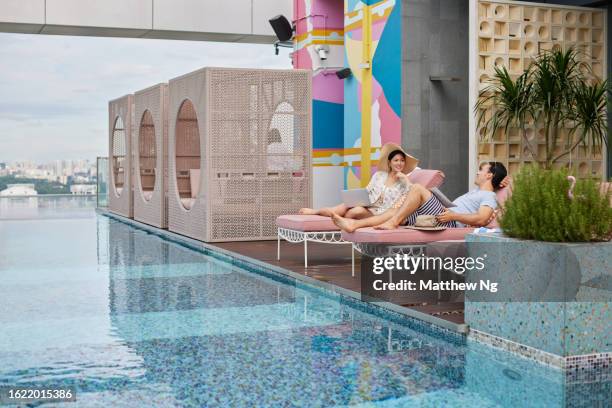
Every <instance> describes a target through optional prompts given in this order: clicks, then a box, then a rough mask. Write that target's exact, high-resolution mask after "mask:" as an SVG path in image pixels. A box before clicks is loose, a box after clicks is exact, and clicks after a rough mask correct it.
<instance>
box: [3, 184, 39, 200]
mask: <svg viewBox="0 0 612 408" xmlns="http://www.w3.org/2000/svg"><path fill="white" fill-rule="evenodd" d="M28 195H38V191H36V189H35V188H34V184H8V185H7V188H6V189H5V190H2V191H0V196H2V197H6V196H28Z"/></svg>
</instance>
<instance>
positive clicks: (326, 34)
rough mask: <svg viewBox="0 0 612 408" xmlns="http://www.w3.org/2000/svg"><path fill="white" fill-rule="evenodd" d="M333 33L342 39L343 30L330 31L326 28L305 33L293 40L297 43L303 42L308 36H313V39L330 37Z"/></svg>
mask: <svg viewBox="0 0 612 408" xmlns="http://www.w3.org/2000/svg"><path fill="white" fill-rule="evenodd" d="M333 33H336V34H337V35H338V37H343V36H344V29H330V28H328V29H327V30H322V29H315V30H312V31H307V32H305V33H302V34H300V35H297V36H296V37H295V39H296V40H297V41H303V40H304V39H305V38H306V37H308V36H309V35H312V36H315V37H332V34H333Z"/></svg>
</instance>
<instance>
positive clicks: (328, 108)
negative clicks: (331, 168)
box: [312, 99, 344, 149]
mask: <svg viewBox="0 0 612 408" xmlns="http://www.w3.org/2000/svg"><path fill="white" fill-rule="evenodd" d="M312 113H313V115H312V116H313V121H312V139H313V148H315V149H342V148H344V122H343V120H342V118H343V116H344V105H343V104H341V103H331V102H325V101H320V100H316V99H314V100H313V101H312Z"/></svg>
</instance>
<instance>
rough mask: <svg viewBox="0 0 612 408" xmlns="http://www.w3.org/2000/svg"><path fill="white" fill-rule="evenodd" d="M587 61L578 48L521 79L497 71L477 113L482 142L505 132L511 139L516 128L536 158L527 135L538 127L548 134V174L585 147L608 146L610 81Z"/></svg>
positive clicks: (550, 55) (541, 60)
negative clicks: (531, 125)
mask: <svg viewBox="0 0 612 408" xmlns="http://www.w3.org/2000/svg"><path fill="white" fill-rule="evenodd" d="M582 57H583V53H582V51H579V50H577V49H575V48H569V49H568V50H567V51H561V50H553V51H549V52H545V53H543V54H540V55H538V56H537V57H536V58H535V60H534V62H533V63H532V64H531V65H530V66H529V68H528V69H527V70H526V71H525V72H524V73H523V74H521V75H519V76H518V77H517V78H516V79H513V78H512V76H511V75H510V74H509V73H508V71H507V69H506V68H505V67H496V68H495V75H494V76H493V77H492V78H491V80H490V83H489V85H488V86H487V87H485V88H484V89H483V90H482V91H481V92H480V94H479V97H478V101H477V103H476V106H475V107H474V109H475V111H476V112H477V115H478V116H477V123H478V127H480V128H483V129H485V132H484V133H483V135H482V138H483V139H484V140H485V141H486V140H488V139H490V138H491V137H492V135H494V134H495V133H496V132H497V131H498V130H499V129H504V131H505V133H506V134H508V130H509V129H510V128H516V129H519V131H520V133H521V135H522V140H523V143H524V144H525V146H526V147H527V149H528V151H529V152H530V155H531V156H532V158H535V156H536V152H535V149H534V147H533V145H532V143H531V141H530V140H529V139H528V138H527V136H526V130H525V129H526V124H527V123H537V124H539V125H540V126H541V127H542V128H543V130H544V137H545V151H546V154H545V161H544V165H545V167H546V168H551V167H552V165H553V163H555V162H557V161H558V160H559V159H561V158H563V157H565V156H567V155H571V154H572V152H573V151H574V150H575V149H576V148H577V147H578V146H579V145H580V144H585V145H586V144H587V143H590V144H591V146H593V149H595V150H601V148H602V146H607V144H608V133H607V104H608V93H609V87H608V81H607V80H604V81H599V80H597V78H596V77H595V76H594V75H593V74H592V68H591V66H590V65H589V64H587V63H586V62H583V61H581V59H582ZM562 129H569V132H567V135H568V140H567V141H566V143H565V144H564V145H562V146H559V142H560V141H561V132H560V131H561V130H562ZM559 147H561V149H560V150H561V151H560V152H558V151H559ZM556 152H558V153H556ZM555 153H556V154H555Z"/></svg>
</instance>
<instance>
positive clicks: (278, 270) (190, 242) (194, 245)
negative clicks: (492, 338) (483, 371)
mask: <svg viewBox="0 0 612 408" xmlns="http://www.w3.org/2000/svg"><path fill="white" fill-rule="evenodd" d="M96 213H97V214H100V215H104V216H107V217H109V218H112V219H115V220H118V221H120V222H123V223H125V224H128V225H131V226H133V227H135V228H138V229H141V230H145V231H147V232H149V233H152V234H154V235H157V236H160V237H162V238H165V239H168V240H169V241H172V242H175V243H178V244H182V245H186V246H187V247H189V248H191V249H194V250H196V251H199V252H204V251H207V252H211V253H217V254H220V255H224V256H226V257H229V258H232V259H236V260H238V261H240V262H242V263H243V264H244V266H247V267H248V266H251V267H255V268H258V269H264V270H265V271H267V272H272V273H275V274H280V275H283V276H285V277H286V278H290V279H295V280H297V281H299V282H301V283H303V284H304V285H307V286H311V287H314V288H317V289H320V290H323V291H325V292H328V293H329V294H335V295H339V296H341V297H342V296H343V297H346V298H349V299H351V300H353V301H355V302H359V303H363V304H364V305H371V306H374V307H378V308H381V309H383V310H384V311H386V312H392V313H395V314H399V315H401V316H403V317H405V318H407V319H410V320H413V321H414V323H420V324H423V325H428V326H431V328H432V329H434V331H439V332H440V334H445V333H446V334H453V335H455V336H460V337H461V338H462V341H465V338H466V336H467V334H468V331H469V326H468V325H467V324H456V323H453V322H449V321H447V320H443V319H440V318H438V317H435V316H430V315H428V314H425V313H422V312H419V311H416V310H411V309H408V308H405V307H403V306H400V305H396V304H394V303H390V302H364V301H362V300H361V294H360V293H358V292H355V291H353V290H350V289H346V288H343V287H340V286H338V285H335V284H333V283H329V282H323V281H320V280H317V279H315V278H312V277H310V276H306V275H301V274H298V273H296V272H293V271H291V270H289V269H285V268H282V267H280V266H276V265H271V264H269V263H266V262H264V261H260V260H258V259H254V258H251V257H248V256H246V255H242V254H238V253H236V252H233V251H230V250H227V249H224V248H220V247H218V246H215V245H211V244H208V243H206V242H202V241H198V240H196V239H193V238H189V237H187V236H184V235H181V234H177V233H175V232H172V231H168V230H165V229H160V228H157V227H154V226H152V225H148V224H145V223H142V222H140V221H136V220H133V219H131V218H127V217H124V216H122V215H119V214H115V213H113V212H111V211H109V210H107V209H104V208H96ZM204 253H205V252H204ZM205 254H206V253H205ZM428 331H429V330H428Z"/></svg>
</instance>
